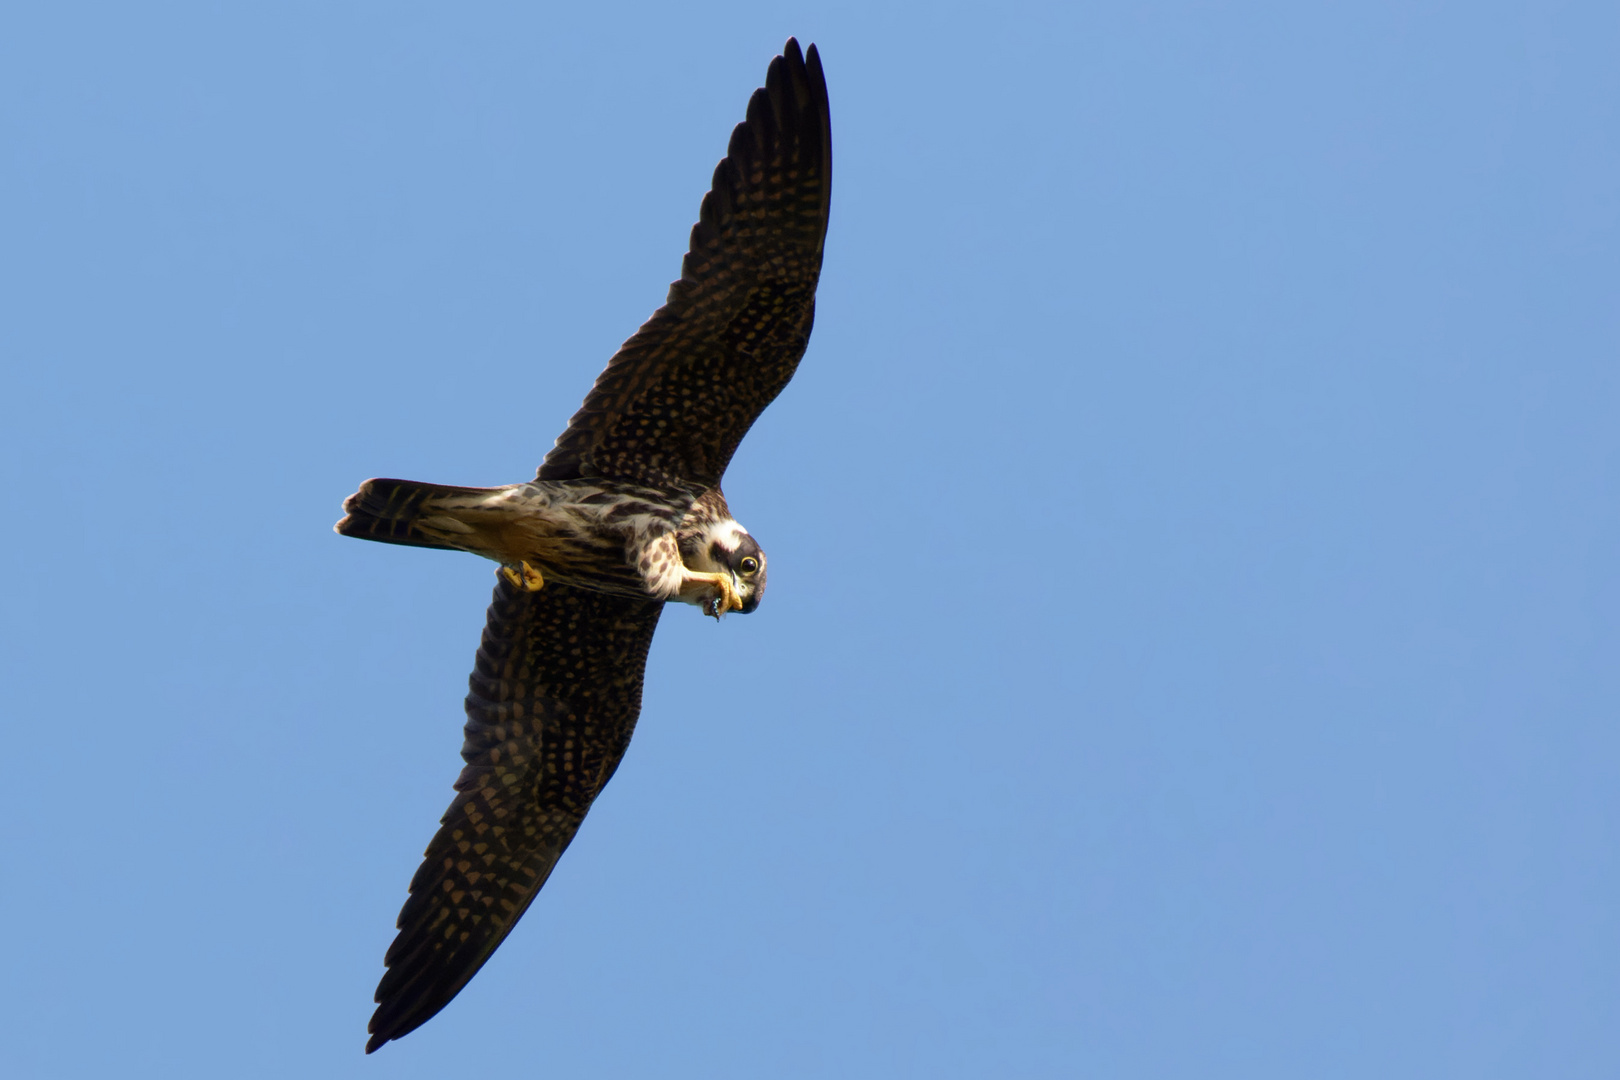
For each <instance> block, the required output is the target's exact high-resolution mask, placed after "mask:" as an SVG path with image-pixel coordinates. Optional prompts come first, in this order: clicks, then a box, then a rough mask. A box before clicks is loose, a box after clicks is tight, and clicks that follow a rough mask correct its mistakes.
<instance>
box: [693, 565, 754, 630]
mask: <svg viewBox="0 0 1620 1080" xmlns="http://www.w3.org/2000/svg"><path fill="white" fill-rule="evenodd" d="M709 589H718V590H719V591H720V595H719V596H716V597H714V598H713V599H712V600H710V601H708V602H707V603H705V604H704V605H703V610H704V612H705V613H706V614H709V615H713V616H714V617H715V618H716V619H718V618H719V617H720V616H722V615H724V614H725V613H726V612H728V611H741V610H742V606H743V605H742V597H740V596H738V595H737V587H736V586H735V585H733V584H732V583H731V575H730V574H702V573H698V572H697V571H695V570H688V571H687V572H686V576H685V578H684V579H682V581H681V595H682V596H691V595H693V594H694V593H700V592H706V591H707V590H709Z"/></svg>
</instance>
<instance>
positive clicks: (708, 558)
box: [680, 516, 765, 615]
mask: <svg viewBox="0 0 1620 1080" xmlns="http://www.w3.org/2000/svg"><path fill="white" fill-rule="evenodd" d="M680 545H681V561H682V562H684V563H685V564H686V565H687V566H689V567H691V568H692V569H693V570H701V571H702V572H704V573H706V574H712V573H721V574H730V575H731V584H732V585H733V587H735V588H736V590H737V595H738V596H739V597H741V598H742V605H743V606H742V613H743V614H744V615H747V614H748V613H749V612H750V611H753V610H754V609H755V608H757V607H759V600H760V597H762V596H764V595H765V553H764V552H763V551H761V550H760V549H759V544H758V543H757V542H756V541H755V540H754V538H753V537H752V536H749V535H748V530H747V529H745V528H743V527H742V526H741V525H739V524H737V522H736V521H735V520H733V519H732V518H731V517H729V516H727V517H725V518H723V519H722V520H720V521H714V522H710V523H708V524H706V525H703V526H701V527H699V528H697V529H693V530H692V531H690V532H686V531H685V530H683V531H682V534H681V537H680Z"/></svg>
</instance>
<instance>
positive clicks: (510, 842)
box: [366, 579, 663, 1053]
mask: <svg viewBox="0 0 1620 1080" xmlns="http://www.w3.org/2000/svg"><path fill="white" fill-rule="evenodd" d="M662 608H663V605H662V604H660V603H659V602H657V601H653V600H638V599H632V598H626V597H619V596H611V595H608V594H605V593H598V592H590V591H586V590H583V589H572V588H569V587H568V586H565V585H561V584H557V583H548V584H547V585H546V586H545V588H543V589H542V590H540V591H539V592H533V593H530V592H523V591H520V590H518V589H516V588H514V587H513V586H512V585H510V584H509V583H508V582H506V581H505V580H504V579H502V580H500V582H499V584H498V585H497V587H496V589H495V598H494V602H493V603H492V604H491V605H490V609H489V621H488V623H487V625H486V626H485V629H484V637H483V642H482V643H481V645H480V646H479V649H478V658H477V662H476V666H475V668H474V670H473V673H472V677H471V680H470V682H471V691H470V693H469V694H468V695H467V727H466V742H465V743H464V745H463V747H462V751H461V754H462V757H463V758H464V759H465V760H466V763H467V764H466V767H465V768H463V769H462V771H461V776H460V778H459V779H458V780H457V781H456V785H455V788H456V796H455V799H454V801H452V802H451V804H450V809H449V810H447V811H445V815H444V818H443V822H442V827H441V828H440V829H439V831H438V834H437V835H435V836H434V838H433V841H432V843H430V844H429V845H428V849H427V852H426V858H425V860H424V861H423V863H422V866H421V868H420V869H418V870H417V872H416V876H415V877H414V878H413V879H412V880H411V888H410V897H409V898H408V899H407V900H406V901H405V906H404V908H403V910H401V911H400V914H399V935H398V936H397V937H396V938H395V939H394V943H393V944H392V945H391V946H390V947H389V949H388V955H387V957H386V958H385V961H384V962H385V963H386V964H387V967H388V970H387V972H386V973H385V974H384V975H383V979H382V982H381V984H380V985H379V986H378V987H377V1002H378V1005H377V1011H376V1013H375V1014H374V1015H373V1016H372V1018H371V1026H370V1029H369V1030H370V1031H371V1040H370V1041H369V1042H368V1043H367V1044H366V1052H367V1053H370V1052H371V1051H373V1050H375V1049H377V1048H378V1047H380V1046H381V1045H382V1044H383V1043H385V1042H387V1041H389V1040H390V1039H397V1038H399V1037H400V1036H402V1035H405V1034H406V1033H407V1032H410V1031H412V1030H414V1029H415V1028H417V1027H418V1026H420V1025H421V1024H423V1023H425V1022H426V1021H427V1020H429V1019H430V1018H431V1017H433V1015H434V1014H436V1013H437V1012H438V1011H439V1010H440V1009H442V1008H444V1006H445V1005H447V1004H449V1002H450V1000H451V999H452V998H454V997H455V996H456V994H457V993H459V992H460V991H461V988H462V987H463V986H465V985H467V982H468V980H469V979H471V978H472V977H473V975H474V974H476V973H477V971H478V969H479V968H480V967H482V966H483V964H484V961H486V960H488V959H489V957H490V954H492V953H493V952H494V951H495V948H496V946H498V945H499V944H500V943H501V941H502V940H504V939H505V937H506V935H507V933H508V932H510V931H511V929H512V927H513V925H514V924H516V922H517V921H518V919H519V918H521V917H522V915H523V912H524V911H525V910H526V909H527V908H528V906H529V903H530V902H531V901H532V900H533V899H534V897H535V894H537V893H538V892H539V891H540V887H541V886H542V885H544V884H545V882H546V878H547V877H548V876H549V875H550V873H551V869H552V867H553V866H555V865H556V862H557V859H558V857H559V856H561V855H562V853H563V850H564V849H565V848H567V847H568V843H569V841H571V840H572V839H573V838H574V833H575V831H576V830H578V828H579V824H580V822H581V821H582V820H583V819H584V817H585V814H586V812H587V811H588V810H590V808H591V803H592V802H593V801H594V800H595V799H596V796H597V795H598V794H599V793H600V792H601V790H602V786H603V785H604V784H606V783H607V781H608V778H609V777H611V776H612V775H613V772H614V770H615V769H616V768H617V767H618V764H619V760H620V759H621V758H622V757H623V756H624V751H625V747H626V746H628V745H629V742H630V735H631V732H632V731H633V730H634V729H635V723H636V717H637V715H638V714H639V713H640V711H641V683H642V675H643V673H644V671H645V669H646V661H647V647H648V645H649V644H651V642H652V636H653V631H654V629H655V628H656V627H657V625H658V616H659V613H660V612H661V611H662Z"/></svg>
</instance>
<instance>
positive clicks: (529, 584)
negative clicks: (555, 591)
mask: <svg viewBox="0 0 1620 1080" xmlns="http://www.w3.org/2000/svg"><path fill="white" fill-rule="evenodd" d="M501 576H502V577H504V578H505V579H506V580H507V581H510V582H511V583H512V584H513V585H515V586H517V587H518V588H520V589H522V590H523V591H524V592H539V591H540V589H541V587H543V586H544V585H545V583H546V579H545V578H543V577H541V576H540V571H539V570H538V569H536V568H535V567H534V565H533V564H531V563H530V562H528V561H527V560H526V559H519V560H518V561H517V562H516V563H508V564H505V565H503V566H502V567H501Z"/></svg>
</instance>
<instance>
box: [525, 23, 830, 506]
mask: <svg viewBox="0 0 1620 1080" xmlns="http://www.w3.org/2000/svg"><path fill="white" fill-rule="evenodd" d="M831 133H832V127H831V120H830V118H829V114H828V108H827V83H826V80H825V79H824V78H823V77H822V73H821V59H820V57H819V56H818V55H817V54H816V47H815V46H814V45H812V46H810V52H809V54H808V55H807V56H805V57H801V56H800V55H799V44H798V42H796V41H794V40H793V39H792V38H789V39H788V43H787V46H786V47H785V48H784V49H783V50H782V55H781V56H778V57H777V58H776V59H775V60H772V61H771V66H770V70H769V72H768V73H767V75H766V77H765V87H764V89H761V90H756V91H754V96H753V99H752V100H750V101H749V103H748V119H747V121H746V122H744V123H741V124H738V125H737V128H736V130H735V131H733V132H732V133H731V145H730V147H729V148H728V149H727V151H726V157H725V160H723V161H721V162H720V164H719V166H718V167H717V168H716V169H715V170H714V186H713V188H712V190H710V192H709V193H708V194H707V195H705V196H704V197H703V209H702V211H701V213H700V215H699V219H698V223H697V224H696V225H695V226H693V227H692V242H691V250H690V251H689V252H688V253H687V255H686V258H685V260H684V261H683V262H682V264H681V279H680V280H679V281H677V282H675V283H674V284H673V285H671V286H670V288H669V300H668V302H667V303H665V305H664V306H663V307H661V308H659V309H658V311H657V312H656V313H655V314H654V315H653V317H652V318H651V319H648V320H647V322H646V323H645V324H644V325H643V326H642V327H641V329H640V330H638V331H636V334H635V336H634V337H632V338H631V339H630V340H629V341H627V342H625V343H624V345H623V346H622V347H621V348H620V349H619V351H618V353H617V354H615V355H614V357H613V359H612V360H610V361H609V362H608V366H607V369H606V370H605V371H603V372H602V374H601V376H600V377H598V378H597V380H596V385H595V387H593V388H592V390H591V392H590V394H589V395H588V396H587V397H586V398H585V404H584V405H583V406H581V407H580V410H579V412H577V413H575V414H574V418H573V419H572V420H570V421H569V423H568V430H566V431H564V432H563V433H562V436H561V437H560V438H559V439H558V440H557V445H556V447H555V448H554V449H553V450H552V451H551V453H549V454H547V455H546V460H545V463H544V464H543V465H541V466H540V472H539V479H541V480H569V479H573V478H575V477H580V476H608V477H615V478H619V479H624V480H631V481H635V482H637V483H643V484H647V485H648V486H651V487H666V486H669V485H670V483H671V482H680V481H686V482H690V483H697V484H699V485H702V486H704V487H712V486H714V485H716V484H718V483H719V482H720V476H721V474H722V473H724V472H725V469H726V465H727V463H728V462H730V460H731V455H732V453H733V452H734V451H735V450H736V449H737V444H738V443H739V442H741V441H742V437H743V435H745V434H746V433H747V432H748V429H749V428H750V427H752V426H753V423H754V421H755V419H757V418H758V417H759V414H760V413H761V412H762V411H763V410H764V408H765V406H767V405H769V404H770V403H771V401H772V400H773V399H774V398H775V397H776V395H777V394H779V393H780V392H781V391H782V388H783V387H784V386H786V385H787V382H788V379H790V378H792V376H793V370H794V369H795V368H796V367H798V365H799V357H801V356H803V355H804V348H805V345H806V344H807V343H808V342H809V340H810V323H811V320H812V318H813V317H814V315H815V298H816V279H817V277H818V276H819V275H820V273H821V248H822V241H823V239H824V238H825V236H826V233H827V205H828V198H829V196H830V194H831V191H832V135H831Z"/></svg>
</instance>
